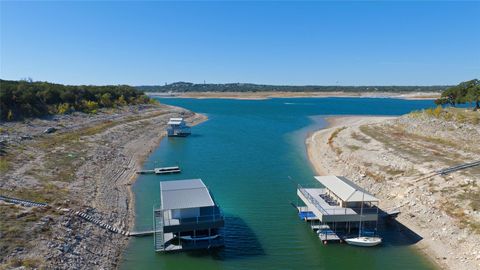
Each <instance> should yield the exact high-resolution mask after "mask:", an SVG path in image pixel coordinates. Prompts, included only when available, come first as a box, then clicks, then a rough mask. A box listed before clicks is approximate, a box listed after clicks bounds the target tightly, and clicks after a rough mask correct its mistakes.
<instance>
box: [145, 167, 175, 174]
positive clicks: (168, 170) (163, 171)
mask: <svg viewBox="0 0 480 270" xmlns="http://www.w3.org/2000/svg"><path fill="white" fill-rule="evenodd" d="M180 172H181V170H180V167H178V166H172V167H161V168H154V169H153V170H140V171H137V174H153V173H154V174H168V173H180Z"/></svg>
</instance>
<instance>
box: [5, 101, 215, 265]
mask: <svg viewBox="0 0 480 270" xmlns="http://www.w3.org/2000/svg"><path fill="white" fill-rule="evenodd" d="M179 116H180V117H184V118H186V120H187V122H189V123H190V124H196V123H199V122H201V121H204V120H206V117H205V116H203V115H199V114H195V113H193V112H190V111H187V110H185V109H181V108H177V107H172V106H166V105H152V106H131V107H128V108H123V109H121V110H116V111H106V112H101V113H99V114H97V115H85V114H74V115H68V116H56V117H53V118H51V119H36V120H31V121H27V122H24V123H19V122H16V123H2V124H1V125H0V127H1V131H2V141H3V144H4V145H5V147H4V149H5V150H6V153H5V154H4V156H2V159H3V160H4V161H2V162H3V163H6V168H5V167H3V168H2V170H5V173H3V172H2V176H1V177H0V191H1V192H2V195H9V196H11V197H17V198H18V197H19V198H22V199H29V200H33V201H38V200H41V201H45V202H48V203H49V204H50V205H52V206H61V207H68V208H71V209H74V210H83V211H85V212H86V213H88V214H89V215H91V216H93V217H95V218H97V219H99V220H102V221H103V222H106V223H109V224H111V225H114V226H116V227H118V228H120V229H123V230H129V229H130V228H131V227H132V225H133V221H134V212H133V210H134V199H133V194H132V192H131V190H130V185H131V184H132V183H133V181H134V180H135V179H136V173H135V172H136V170H137V169H140V168H141V166H142V163H143V161H144V160H145V158H146V157H147V156H148V155H149V153H150V152H151V151H153V149H155V148H156V147H157V146H158V144H159V143H160V140H161V139H162V137H163V136H164V135H165V127H166V123H167V121H168V119H169V118H170V117H179ZM48 127H55V129H57V131H56V132H54V133H44V130H46V129H47V128H48ZM7 162H8V163H7ZM67 172H68V174H67ZM0 208H1V209H2V218H5V220H7V221H6V222H5V224H2V229H4V230H5V232H6V233H2V234H1V235H0V238H2V241H3V240H9V239H10V238H11V239H12V240H13V241H14V242H13V243H7V242H4V243H2V247H1V252H2V256H1V257H2V259H1V260H0V263H1V265H2V266H0V269H1V268H6V269H8V268H14V267H22V266H24V267H27V268H42V267H45V268H47V269H92V268H94V269H102V268H103V269H105V268H106V269H111V268H116V267H118V262H119V260H120V257H121V253H122V251H123V249H124V247H125V246H126V245H127V243H128V238H127V237H125V236H124V235H120V234H115V233H112V232H108V231H106V230H105V229H102V228H100V227H98V226H96V225H94V224H92V223H90V222H87V221H85V220H83V219H80V218H78V217H77V216H74V215H71V214H68V215H64V214H59V213H57V212H55V211H53V209H45V210H44V209H40V208H37V207H33V208H24V207H20V206H14V205H9V204H5V203H0ZM4 210H5V211H4ZM2 222H3V221H2ZM2 231H3V230H2ZM9 232H11V233H9ZM14 233H16V234H20V235H21V236H20V238H18V237H14ZM24 234H29V236H28V237H25V239H22V237H24Z"/></svg>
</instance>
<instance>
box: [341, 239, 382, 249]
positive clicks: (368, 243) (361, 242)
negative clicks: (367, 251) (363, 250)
mask: <svg viewBox="0 0 480 270" xmlns="http://www.w3.org/2000/svg"><path fill="white" fill-rule="evenodd" d="M345 242H347V244H349V245H353V246H359V247H373V246H377V245H380V244H381V243H382V238H380V237H355V238H347V239H345Z"/></svg>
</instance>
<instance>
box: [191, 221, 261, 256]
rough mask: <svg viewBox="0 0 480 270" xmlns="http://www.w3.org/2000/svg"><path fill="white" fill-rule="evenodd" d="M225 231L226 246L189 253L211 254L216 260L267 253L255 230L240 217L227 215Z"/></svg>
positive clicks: (192, 254)
mask: <svg viewBox="0 0 480 270" xmlns="http://www.w3.org/2000/svg"><path fill="white" fill-rule="evenodd" d="M223 233H224V237H225V238H224V239H225V246H224V247H222V248H218V249H213V250H194V251H189V252H187V255H188V256H192V257H202V256H211V257H212V259H214V260H219V261H225V260H231V259H243V258H248V257H252V256H262V255H264V254H265V251H264V250H263V248H262V245H261V243H260V241H258V238H257V236H256V235H255V233H254V231H253V230H252V229H251V228H250V227H249V226H248V225H247V223H245V221H243V219H241V218H240V217H236V216H225V227H224V228H223Z"/></svg>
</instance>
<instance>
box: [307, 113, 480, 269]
mask: <svg viewBox="0 0 480 270" xmlns="http://www.w3.org/2000/svg"><path fill="white" fill-rule="evenodd" d="M328 121H329V123H330V126H329V127H327V128H326V129H323V130H320V131H317V132H315V133H314V134H313V135H311V136H310V137H309V138H308V139H307V140H306V146H307V152H308V156H309V159H310V161H311V163H312V165H313V166H314V168H315V169H316V171H317V173H319V174H336V175H345V176H347V177H349V178H351V179H352V180H354V181H355V182H357V183H359V184H360V185H361V186H364V187H366V188H367V190H369V191H371V192H372V193H374V194H375V195H376V196H377V197H379V198H380V199H381V204H380V207H381V208H382V209H391V208H398V209H399V210H400V211H401V213H402V214H401V215H400V216H399V218H398V221H399V222H400V223H402V224H404V225H405V226H406V227H408V228H409V229H411V230H412V231H414V232H415V233H416V234H418V235H420V236H421V237H422V240H421V241H419V242H418V243H417V244H415V245H414V246H416V247H417V248H418V249H419V250H421V251H422V252H423V253H425V254H426V255H427V256H428V257H429V258H431V259H432V260H433V261H434V262H435V263H436V264H437V265H438V266H439V267H440V268H443V269H480V249H479V247H480V235H479V231H478V225H479V224H480V209H478V208H477V207H478V205H477V203H478V198H479V194H480V193H479V189H478V186H479V184H480V183H479V181H480V179H479V177H478V176H479V175H480V174H479V171H480V168H472V169H469V170H464V171H459V172H454V173H451V174H448V175H437V176H433V177H431V178H427V179H422V176H424V175H426V174H427V173H429V172H431V171H433V170H434V169H436V168H445V167H449V166H453V165H455V164H460V163H463V162H471V161H473V160H479V159H480V152H479V151H480V149H479V148H478V147H475V145H476V146H478V145H480V141H479V140H480V139H479V138H480V126H479V125H478V124H471V123H459V122H456V121H448V120H444V119H439V118H435V117H431V116H428V115H426V114H425V113H417V114H416V115H413V114H411V115H406V116H402V117H399V118H385V117H363V116H358V117H356V116H353V117H332V118H329V119H328ZM451 206H454V208H453V209H452V207H451Z"/></svg>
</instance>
